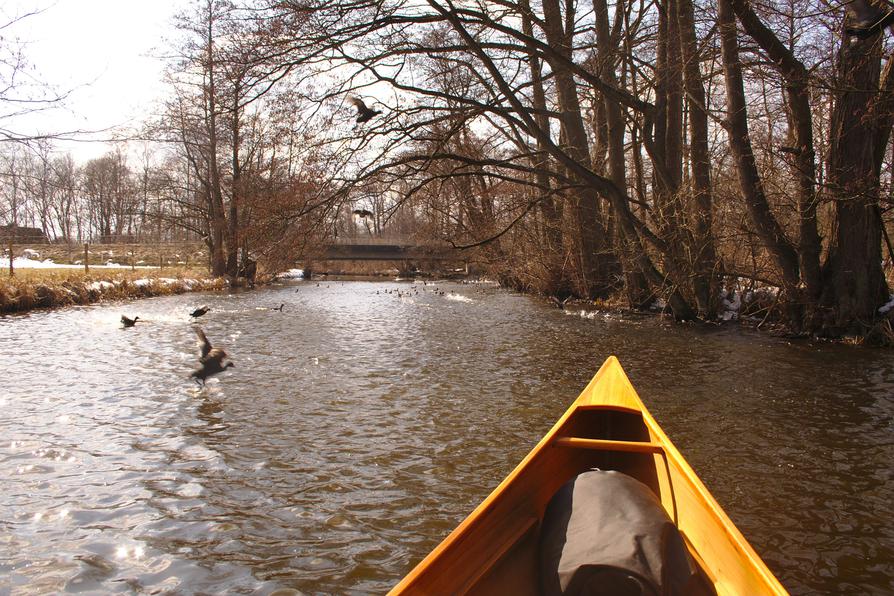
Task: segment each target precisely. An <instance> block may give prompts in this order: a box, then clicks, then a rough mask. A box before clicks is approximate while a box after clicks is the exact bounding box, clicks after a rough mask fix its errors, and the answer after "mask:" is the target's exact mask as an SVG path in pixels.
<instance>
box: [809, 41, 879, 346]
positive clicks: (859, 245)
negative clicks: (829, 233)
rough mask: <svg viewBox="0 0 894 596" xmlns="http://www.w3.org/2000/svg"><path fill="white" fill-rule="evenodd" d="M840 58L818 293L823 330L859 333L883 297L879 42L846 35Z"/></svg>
mask: <svg viewBox="0 0 894 596" xmlns="http://www.w3.org/2000/svg"><path fill="white" fill-rule="evenodd" d="M838 60H839V62H838V70H839V80H838V85H837V87H838V89H840V90H841V91H840V94H839V96H838V98H837V101H836V103H835V107H834V110H833V112H832V126H831V138H830V140H831V147H830V151H829V168H828V169H829V176H828V181H829V185H830V187H831V189H832V195H833V199H834V201H835V214H836V216H837V224H838V226H837V230H836V232H835V236H834V239H833V245H832V247H831V249H830V254H829V259H828V261H827V263H826V275H827V279H828V287H827V288H826V293H825V295H824V303H826V304H827V305H831V306H832V308H833V309H834V320H832V321H827V322H826V330H828V331H832V332H833V333H834V334H836V335H838V334H841V333H862V332H865V331H866V330H867V329H868V328H869V326H870V325H871V324H872V322H873V321H874V320H875V319H876V317H877V315H878V311H877V309H878V307H879V306H880V305H881V304H883V303H884V302H885V301H886V300H887V298H888V287H887V283H886V282H885V277H884V273H883V271H882V265H881V262H882V249H881V220H880V218H879V217H878V215H877V211H876V209H877V206H878V193H879V176H878V169H877V168H876V166H875V163H876V157H875V154H876V144H877V138H878V135H879V134H881V132H880V131H879V128H878V126H879V119H878V118H874V117H871V116H872V114H873V113H874V110H873V101H874V100H875V99H876V97H875V96H876V93H877V90H878V88H879V79H880V72H879V71H880V62H881V40H880V39H879V37H878V36H873V37H871V38H869V39H862V40H861V39H858V38H856V37H849V36H846V37H844V38H843V40H842V45H841V50H840V53H839V58H838Z"/></svg>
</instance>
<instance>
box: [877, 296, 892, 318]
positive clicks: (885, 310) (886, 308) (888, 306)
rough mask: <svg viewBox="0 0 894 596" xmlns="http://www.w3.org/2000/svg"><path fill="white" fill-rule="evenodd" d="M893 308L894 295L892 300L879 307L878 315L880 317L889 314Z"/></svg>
mask: <svg viewBox="0 0 894 596" xmlns="http://www.w3.org/2000/svg"><path fill="white" fill-rule="evenodd" d="M892 308H894V294H892V295H891V299H890V300H888V302H886V303H885V304H883V305H882V306H880V307H879V309H878V313H879V314H880V315H884V314H887V313H888V311H889V310H891V309H892Z"/></svg>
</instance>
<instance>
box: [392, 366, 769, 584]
mask: <svg viewBox="0 0 894 596" xmlns="http://www.w3.org/2000/svg"><path fill="white" fill-rule="evenodd" d="M594 467H597V468H600V469H603V470H617V471H620V472H623V473H625V474H627V475H629V476H632V477H633V478H636V479H637V480H639V481H640V482H642V483H644V484H645V485H646V486H648V487H649V488H650V489H651V490H652V492H654V494H655V495H657V497H658V498H659V499H660V501H661V505H662V506H663V508H664V510H665V511H666V512H667V514H668V516H669V517H670V519H671V520H672V521H673V522H674V524H675V525H676V526H677V528H678V530H679V531H680V534H681V535H682V537H683V542H684V543H685V545H686V548H687V549H688V551H689V553H690V554H691V556H692V559H693V560H694V561H695V563H696V564H697V565H698V566H699V567H700V568H701V571H702V572H703V577H704V578H705V580H706V581H707V582H709V583H710V584H713V587H714V590H716V592H717V594H719V595H721V596H723V595H726V594H730V595H750V596H757V595H762V594H787V592H786V590H785V588H783V587H782V585H781V584H780V583H779V581H778V580H777V579H776V577H775V576H774V575H773V573H772V572H771V571H770V570H769V569H768V568H767V566H766V565H765V564H764V562H763V561H762V560H761V558H760V557H759V556H758V555H757V553H756V552H755V551H754V549H753V548H752V547H751V545H749V544H748V542H747V541H746V540H745V538H744V537H743V536H742V534H741V533H740V532H739V530H738V529H737V528H736V527H735V525H733V523H732V522H731V521H730V519H729V518H728V517H727V515H726V513H724V511H723V510H722V509H721V508H720V505H718V504H717V501H715V500H714V498H713V497H712V496H711V494H710V493H709V492H708V489H707V488H705V486H704V485H703V484H702V482H701V481H700V480H699V479H698V477H697V476H696V475H695V472H693V471H692V468H690V467H689V464H688V463H687V462H686V460H685V459H683V456H682V455H680V453H679V451H677V449H676V448H675V447H674V445H673V444H672V443H671V442H670V440H669V439H668V438H667V436H666V435H665V434H664V432H663V431H662V430H661V428H660V427H659V426H658V424H657V423H656V422H655V419H654V418H652V416H651V415H650V414H649V412H648V411H647V410H646V408H645V406H643V403H642V401H640V399H639V397H638V396H637V394H636V391H635V390H634V389H633V386H632V385H631V384H630V381H629V380H628V378H627V375H626V374H625V373H624V371H623V369H622V368H621V365H620V363H619V362H618V360H617V358H615V357H614V356H612V357H609V358H608V360H606V361H605V363H604V364H603V365H602V368H600V369H599V372H597V373H596V376H595V377H593V380H592V381H590V383H589V385H587V387H586V389H584V391H583V392H582V393H581V394H580V396H579V397H578V398H577V400H575V402H574V403H573V404H572V405H571V407H570V408H569V409H568V411H566V412H565V414H564V415H563V416H562V417H561V418H560V419H559V421H558V422H557V423H556V424H555V425H554V426H553V428H552V429H551V430H550V431H549V432H548V433H547V434H546V436H544V437H543V439H541V440H540V442H539V443H538V444H537V446H536V447H534V449H533V450H532V451H531V452H530V453H529V454H528V455H527V456H526V457H525V458H524V460H522V462H521V463H520V464H519V465H518V466H517V467H516V468H515V470H513V472H512V473H511V474H509V476H508V477H507V478H506V479H505V480H503V482H501V483H500V485H499V486H498V487H497V488H496V489H495V490H494V491H493V492H492V493H491V494H490V496H488V497H487V498H486V499H485V500H484V501H483V502H482V503H481V504H480V505H479V506H478V507H477V508H476V509H475V510H474V511H473V512H472V513H471V514H470V515H469V516H468V517H467V518H466V519H465V520H464V521H463V522H462V523H460V525H459V526H458V527H457V528H456V529H455V530H453V532H451V533H450V535H449V536H447V538H445V539H444V541H443V542H441V544H439V545H438V546H437V547H436V548H435V549H434V550H433V551H432V552H431V553H430V554H429V555H428V556H427V557H425V559H423V560H422V561H421V562H420V563H419V564H418V565H416V567H415V568H414V569H413V570H412V571H411V572H410V573H409V574H408V575H407V576H406V577H404V578H403V580H401V582H400V583H399V584H397V586H395V587H394V588H393V589H392V590H391V592H390V594H513V595H519V596H523V595H525V594H537V593H538V577H537V573H538V564H537V549H538V531H539V527H540V523H541V521H542V520H543V515H544V511H545V509H546V506H547V504H548V502H549V500H550V498H551V497H552V496H553V494H554V493H556V491H557V490H558V489H559V488H560V487H561V486H562V485H563V484H564V483H565V482H566V481H568V480H570V479H572V478H574V477H575V476H576V475H578V474H580V473H582V472H585V471H586V470H589V469H591V468H594Z"/></svg>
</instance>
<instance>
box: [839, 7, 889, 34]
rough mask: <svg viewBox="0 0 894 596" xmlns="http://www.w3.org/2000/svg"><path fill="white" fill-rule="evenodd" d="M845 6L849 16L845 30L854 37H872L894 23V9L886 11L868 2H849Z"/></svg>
mask: <svg viewBox="0 0 894 596" xmlns="http://www.w3.org/2000/svg"><path fill="white" fill-rule="evenodd" d="M845 8H846V10H847V13H848V15H847V16H848V18H847V19H846V20H845V27H844V32H845V33H847V34H848V35H852V36H854V37H859V38H861V39H866V38H868V37H872V36H873V35H875V34H877V33H881V32H882V31H884V30H885V29H886V28H887V27H889V26H890V25H891V24H892V23H894V10H887V11H886V10H884V9H882V8H879V7H876V6H872V5H871V4H869V3H868V2H863V1H852V2H848V3H847V4H846V5H845Z"/></svg>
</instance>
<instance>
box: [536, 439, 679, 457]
mask: <svg viewBox="0 0 894 596" xmlns="http://www.w3.org/2000/svg"><path fill="white" fill-rule="evenodd" d="M553 443H554V444H555V445H556V446H558V447H572V448H575V449H595V450H598V451H628V452H631V453H661V452H662V451H664V447H662V446H661V444H659V443H650V442H647V441H616V440H609V439H579V438H577V437H556V439H555V441H554V442H553Z"/></svg>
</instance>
